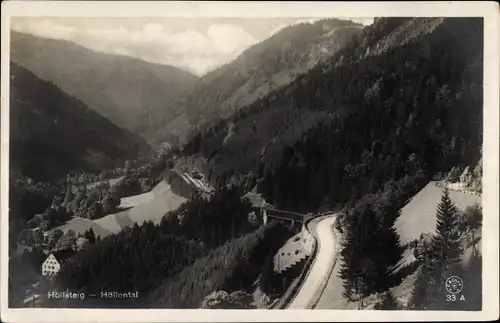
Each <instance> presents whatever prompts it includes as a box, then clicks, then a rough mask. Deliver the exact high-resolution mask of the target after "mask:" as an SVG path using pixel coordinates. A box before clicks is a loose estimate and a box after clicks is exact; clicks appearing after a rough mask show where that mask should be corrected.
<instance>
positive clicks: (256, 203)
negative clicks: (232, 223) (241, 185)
mask: <svg viewBox="0 0 500 323" xmlns="http://www.w3.org/2000/svg"><path fill="white" fill-rule="evenodd" d="M243 197H244V198H245V197H246V198H247V199H249V200H250V203H252V206H253V207H262V206H263V205H264V204H265V203H266V201H265V200H264V198H263V197H262V195H260V194H257V193H253V192H248V193H247V194H245V195H243Z"/></svg>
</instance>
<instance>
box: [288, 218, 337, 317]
mask: <svg viewBox="0 0 500 323" xmlns="http://www.w3.org/2000/svg"><path fill="white" fill-rule="evenodd" d="M335 220H336V216H334V215H330V216H325V217H320V218H318V219H315V220H312V221H311V222H310V223H309V225H308V229H309V231H310V232H311V233H312V234H313V235H314V237H315V238H316V241H317V243H318V249H317V252H316V257H315V259H314V260H313V263H312V265H311V269H310V270H309V273H308V274H307V276H306V278H305V279H304V281H303V283H302V286H301V288H300V289H299V291H298V292H297V294H296V295H295V298H294V299H293V300H292V301H291V302H290V304H289V305H288V307H287V308H289V309H299V308H301V309H304V308H306V309H308V308H313V307H315V305H316V303H317V302H318V300H319V298H320V297H321V294H322V292H323V289H324V288H325V287H326V283H327V282H328V280H329V278H330V274H331V272H332V269H333V267H334V265H335V260H336V255H337V250H338V248H337V246H336V245H335V244H336V241H335V236H334V233H333V224H334V223H335Z"/></svg>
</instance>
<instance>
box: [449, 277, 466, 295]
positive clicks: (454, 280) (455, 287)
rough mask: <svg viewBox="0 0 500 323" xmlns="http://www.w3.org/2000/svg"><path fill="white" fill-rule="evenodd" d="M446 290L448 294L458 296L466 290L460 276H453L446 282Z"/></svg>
mask: <svg viewBox="0 0 500 323" xmlns="http://www.w3.org/2000/svg"><path fill="white" fill-rule="evenodd" d="M445 288H446V290H447V291H448V293H451V294H458V293H460V292H461V291H462V289H463V288H464V283H463V281H462V279H461V278H460V277H458V276H451V277H448V279H447V280H446V282H445Z"/></svg>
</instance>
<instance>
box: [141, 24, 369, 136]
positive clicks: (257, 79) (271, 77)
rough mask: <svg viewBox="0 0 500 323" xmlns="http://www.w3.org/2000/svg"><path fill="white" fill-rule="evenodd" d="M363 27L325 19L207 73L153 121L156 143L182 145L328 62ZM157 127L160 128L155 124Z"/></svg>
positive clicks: (294, 28) (271, 40) (301, 26)
mask: <svg viewBox="0 0 500 323" xmlns="http://www.w3.org/2000/svg"><path fill="white" fill-rule="evenodd" d="M361 27H362V26H361V25H359V24H357V23H354V22H352V21H348V20H338V19H325V20H321V21H318V22H316V23H314V24H309V23H302V24H299V25H295V26H290V27H287V28H285V29H283V30H281V31H279V32H278V33H276V34H275V35H273V36H271V37H270V38H268V39H266V40H264V41H262V42H261V43H258V44H256V45H254V46H252V47H250V48H249V49H248V50H246V51H245V52H243V53H242V54H241V55H240V56H239V57H237V58H236V59H235V60H234V61H232V62H230V63H228V64H226V65H224V66H222V67H220V68H218V69H217V70H215V71H213V72H210V73H208V74H207V75H206V76H204V77H202V78H201V79H200V81H199V82H198V83H196V85H194V86H193V87H192V88H191V89H189V90H188V91H187V92H186V93H185V94H184V95H182V96H181V97H180V98H179V99H178V100H176V102H175V103H174V104H172V106H170V107H168V108H166V109H164V110H162V111H159V112H158V114H156V115H152V117H153V118H154V119H155V120H152V121H151V123H152V124H156V125H157V126H156V127H153V128H152V133H151V135H150V136H151V138H157V139H158V140H160V141H161V140H171V141H175V140H178V139H180V140H181V142H184V140H185V139H186V138H187V137H189V135H190V134H193V133H195V132H196V131H197V129H198V128H200V127H201V129H206V127H207V126H208V125H210V124H211V123H212V122H213V121H215V120H217V119H218V118H220V117H227V116H229V115H231V114H233V113H234V112H235V111H237V110H238V109H240V108H242V107H244V106H246V105H249V104H251V103H253V102H254V101H256V100H258V99H259V98H260V97H262V96H264V95H266V94H267V93H269V92H271V91H273V90H274V89H277V88H280V87H282V86H285V85H287V84H289V83H290V82H291V81H293V80H294V79H295V78H296V77H297V76H298V75H300V74H302V73H305V72H307V71H308V70H309V69H310V68H312V67H313V66H314V65H316V64H317V63H318V62H321V61H323V60H327V59H329V58H330V57H331V56H332V55H333V54H335V53H336V52H337V51H338V50H339V49H340V48H342V46H343V45H344V44H345V43H346V42H347V41H348V40H349V39H351V38H352V37H353V36H354V35H357V34H359V33H360V32H361ZM155 121H156V123H155Z"/></svg>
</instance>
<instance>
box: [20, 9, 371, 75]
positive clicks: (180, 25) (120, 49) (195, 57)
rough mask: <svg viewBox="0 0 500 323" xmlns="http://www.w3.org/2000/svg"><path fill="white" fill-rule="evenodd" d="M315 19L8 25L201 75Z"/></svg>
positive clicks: (29, 21) (56, 20)
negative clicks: (292, 26) (283, 32)
mask: <svg viewBox="0 0 500 323" xmlns="http://www.w3.org/2000/svg"><path fill="white" fill-rule="evenodd" d="M319 19H324V18H296V17H294V18H286V17H280V18H215V17H214V18H211V17H210V18H139V17H137V18H132V17H127V18H124V17H112V18H97V17H91V18H90V17H89V18H75V17H71V18H62V17H22V18H21V17H16V18H12V20H11V27H12V29H13V30H16V31H20V32H25V33H30V34H34V35H37V36H40V37H46V38H55V39H63V40H69V41H72V42H75V43H77V44H79V45H81V46H84V47H87V48H90V49H93V50H96V51H101V52H106V53H111V54H121V55H127V56H132V57H135V58H139V59H143V60H146V61H149V62H152V63H159V64H166V65H172V66H176V67H179V68H182V69H184V70H186V71H189V72H191V73H193V74H195V75H198V76H202V75H204V74H206V73H207V72H209V71H211V70H214V69H216V68H218V67H220V66H221V65H223V64H226V63H228V62H230V61H231V60H233V59H234V58H236V57H237V56H238V55H239V54H241V53H242V52H243V51H244V50H245V49H247V48H248V47H250V46H252V45H254V44H256V43H258V42H260V41H262V40H264V39H266V38H269V37H270V36H271V35H273V34H274V33H276V32H277V31H279V30H281V29H283V28H284V27H287V26H290V25H294V24H297V23H301V22H314V21H316V20H319ZM346 19H347V18H346ZM350 19H351V20H354V21H356V22H359V23H362V24H364V25H369V24H371V23H372V22H373V18H350Z"/></svg>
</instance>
